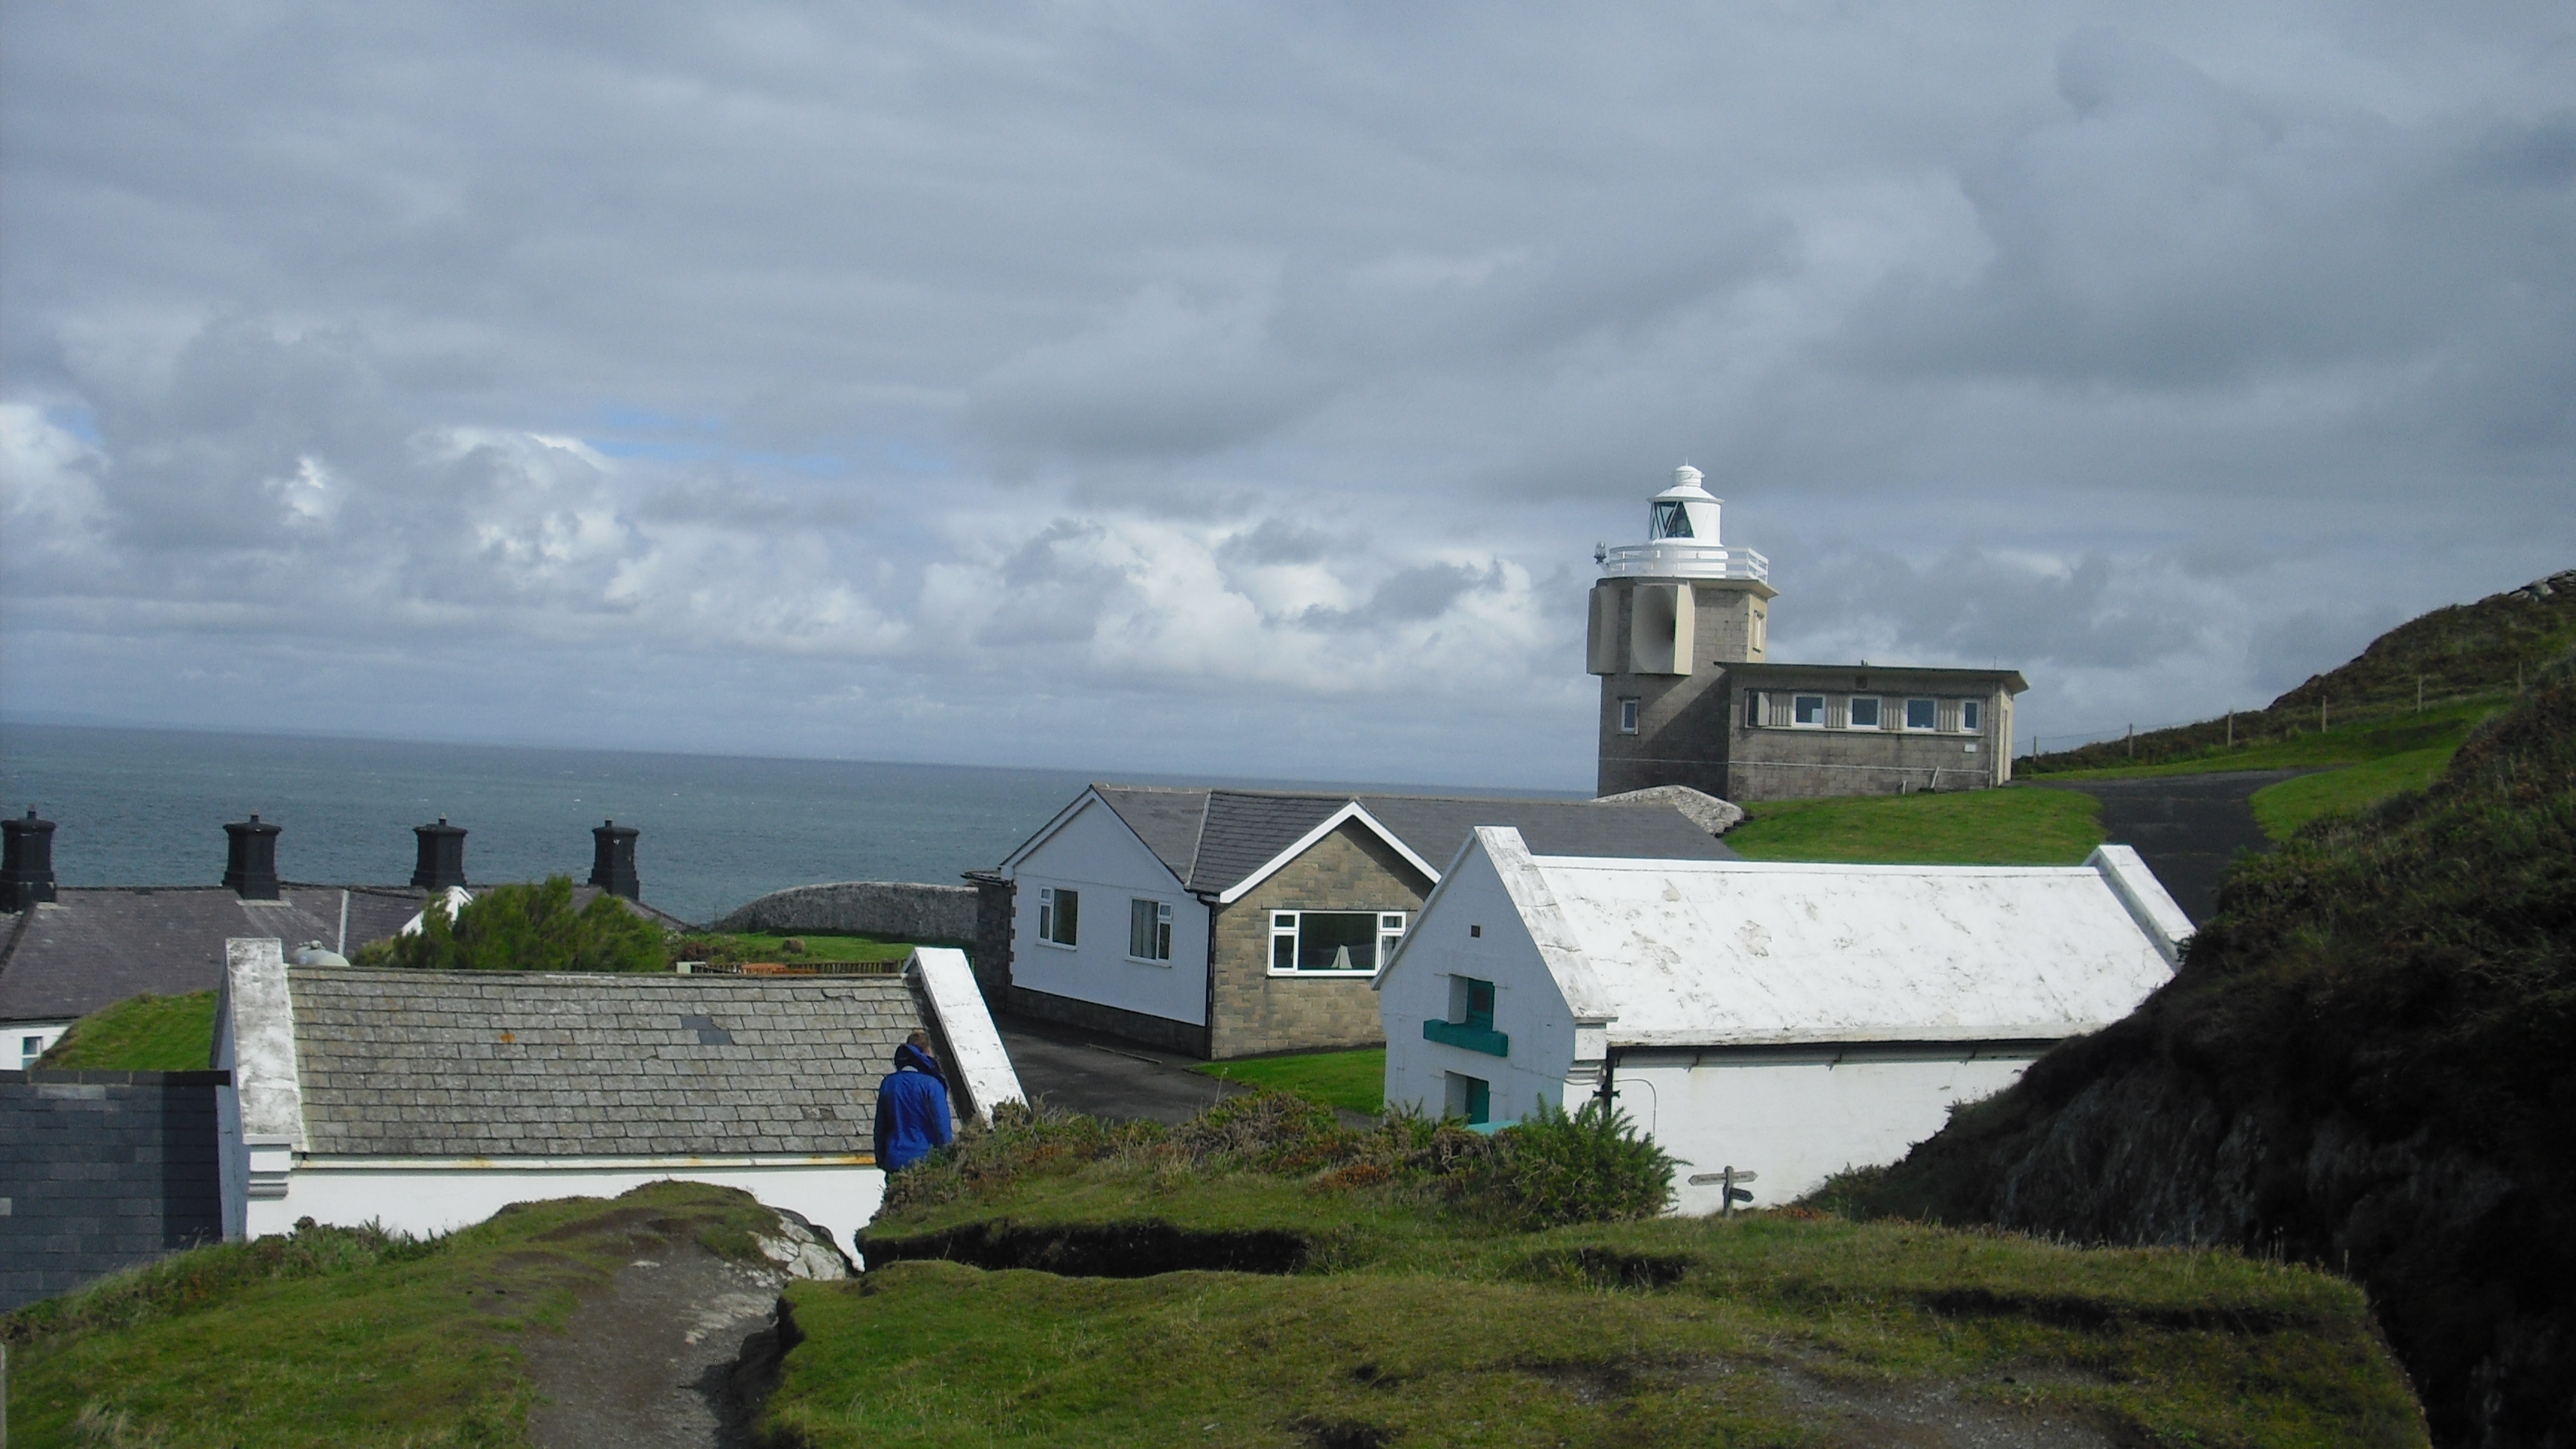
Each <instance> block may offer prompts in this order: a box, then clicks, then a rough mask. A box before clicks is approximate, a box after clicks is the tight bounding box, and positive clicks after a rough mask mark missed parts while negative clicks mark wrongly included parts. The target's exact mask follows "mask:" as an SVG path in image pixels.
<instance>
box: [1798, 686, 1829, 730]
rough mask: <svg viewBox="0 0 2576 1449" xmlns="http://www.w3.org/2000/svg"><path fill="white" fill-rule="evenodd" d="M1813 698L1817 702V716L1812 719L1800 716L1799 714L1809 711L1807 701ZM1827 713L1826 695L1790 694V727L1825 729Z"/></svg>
mask: <svg viewBox="0 0 2576 1449" xmlns="http://www.w3.org/2000/svg"><path fill="white" fill-rule="evenodd" d="M1811 699H1812V700H1814V701H1815V702H1816V717H1815V718H1814V719H1812V720H1804V719H1800V718H1798V716H1800V715H1802V714H1804V713H1806V712H1807V701H1808V700H1811ZM1825 713H1826V711H1825V697H1824V696H1823V695H1821V694H1792V695H1790V696H1789V728H1791V729H1793V730H1820V729H1823V728H1824V727H1825Z"/></svg>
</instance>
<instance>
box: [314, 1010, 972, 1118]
mask: <svg viewBox="0 0 2576 1449" xmlns="http://www.w3.org/2000/svg"><path fill="white" fill-rule="evenodd" d="M286 985H287V993H288V996H289V997H290V999H291V1000H292V1001H293V1003H294V1007H295V1055H296V1072H297V1078H298V1085H299V1087H300V1090H301V1093H302V1096H303V1102H304V1132H305V1138H306V1145H307V1147H308V1149H309V1150H311V1151H313V1152H317V1153H347V1154H353V1155H358V1156H370V1157H631V1156H645V1157H670V1156H698V1157H704V1156H739V1155H743V1154H748V1153H792V1154H799V1155H811V1156H822V1155H837V1154H844V1153H862V1154H863V1153H868V1152H871V1151H873V1150H874V1141H873V1133H874V1131H875V1126H876V1095H877V1091H876V1089H877V1083H878V1081H879V1080H881V1079H882V1078H883V1077H884V1075H885V1074H886V1072H887V1071H888V1070H890V1069H891V1067H892V1063H893V1057H894V1049H895V1047H896V1046H897V1045H898V1044H900V1043H901V1042H902V1040H903V1038H904V1036H905V1034H906V1033H908V1032H911V1031H914V1030H917V1029H919V1028H920V1027H921V1026H922V1025H923V1021H924V1018H925V1016H926V1015H927V1012H926V1009H925V1007H924V1006H923V1004H922V1002H921V1000H920V998H919V996H918V995H916V993H915V990H914V988H913V987H912V986H911V985H910V984H909V983H908V982H906V981H905V979H904V978H902V977H899V976H857V977H852V976H841V977H812V978H790V979H777V978H761V979H746V978H742V977H707V976H677V975H672V976H662V975H649V976H647V975H634V976H626V975H616V976H606V975H578V976H576V975H543V974H537V973H525V974H522V973H519V972H503V971H464V972H450V971H399V970H377V971H368V970H360V969H357V968H354V967H351V968H342V967H311V966H291V967H289V968H287V972H286Z"/></svg>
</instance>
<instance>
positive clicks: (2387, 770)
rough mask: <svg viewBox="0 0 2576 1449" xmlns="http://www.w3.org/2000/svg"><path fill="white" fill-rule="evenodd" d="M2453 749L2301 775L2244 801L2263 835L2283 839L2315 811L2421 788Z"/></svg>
mask: <svg viewBox="0 0 2576 1449" xmlns="http://www.w3.org/2000/svg"><path fill="white" fill-rule="evenodd" d="M2458 752H2459V746H2458V745H2457V744H2448V745H2438V746H2435V747H2434V748H2432V749H2428V750H2408V751H2406V752H2405V753H2403V754H2396V755H2384V756H2382V757H2380V758H2379V759H2376V760H2371V761H2368V762H2366V763H2364V764H2359V765H2348V766H2346V767H2344V768H2343V769H2340V770H2329V771H2326V772H2325V773H2324V774H2320V775H2301V776H2300V777H2298V778H2297V779H2295V780H2283V781H2282V782H2281V783H2279V784H2277V785H2266V786H2264V787H2263V788H2262V789H2260V790H2257V791H2255V792H2254V795H2253V798H2252V799H2251V800H2250V801H2249V802H2248V803H2249V804H2251V805H2252V806H2253V807H2254V819H2255V821H2256V822H2257V823H2259V824H2260V825H2261V826H2262V827H2263V833H2264V834H2266V835H2268V836H2270V837H2272V838H2273V839H2274V840H2287V839H2289V838H2290V837H2291V836H2293V835H2296V834H2298V832H2299V827H2301V826H2303V825H2305V824H2307V823H2308V822H2309V821H2311V820H2314V819H2316V818H2317V817H2319V816H2321V815H2328V814H2336V813H2349V812H2351V811H2355V810H2360V809H2362V808H2364V807H2366V806H2370V805H2375V804H2377V803H2379V802H2380V801H2382V800H2385V799H2387V798H2388V797H2389V796H2391V795H2397V794H2401V793H2403V792H2405V791H2408V790H2421V789H2423V788H2424V787H2425V786H2427V785H2430V784H2432V783H2433V782H2434V781H2435V780H2438V779H2440V778H2441V776H2442V771H2443V770H2445V769H2447V768H2448V767H2449V766H2450V763H2451V756H2453V755H2454V754H2457V753H2458Z"/></svg>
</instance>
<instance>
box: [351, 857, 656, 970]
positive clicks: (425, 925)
mask: <svg viewBox="0 0 2576 1449" xmlns="http://www.w3.org/2000/svg"><path fill="white" fill-rule="evenodd" d="M670 961H671V958H670V953H669V948H668V946H667V945H666V943H665V937H664V933H663V931H662V928H661V927H660V926H657V925H655V924H654V923H652V922H651V921H648V920H646V919H644V918H643V917H642V916H639V915H637V914H635V913H634V912H633V911H630V910H628V909H627V908H626V904H625V902H623V901H621V900H619V899H618V898H617V897H615V896H613V895H608V894H606V893H602V894H601V895H600V896H599V897H598V898H597V899H596V900H593V901H592V902H591V903H590V904H589V905H588V906H587V907H584V908H583V909H581V910H579V911H576V910H574V909H573V908H572V877H570V876H566V875H559V876H553V877H550V878H548V879H547V880H546V882H545V883H544V884H542V885H533V886H528V885H503V886H494V887H492V888H491V889H490V890H487V891H485V892H483V893H482V894H481V895H478V896H476V897H475V898H474V899H472V900H470V901H468V902H466V903H465V906H464V908H463V909H461V910H459V911H458V912H457V913H456V916H455V918H454V919H453V920H450V919H449V918H448V915H447V912H446V911H444V910H442V909H439V908H438V907H437V906H436V905H435V903H433V905H432V906H431V908H430V909H428V910H426V911H424V912H423V913H422V920H421V928H420V931H419V932H418V933H417V934H415V935H409V936H396V937H394V938H393V939H392V940H390V941H379V942H377V943H376V944H374V945H372V946H369V947H367V948H366V949H365V950H363V951H360V952H359V953H358V955H357V964H359V965H361V966H407V967H414V968H419V969H423V970H432V971H665V970H668V969H670Z"/></svg>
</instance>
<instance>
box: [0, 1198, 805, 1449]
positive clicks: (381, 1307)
mask: <svg viewBox="0 0 2576 1449" xmlns="http://www.w3.org/2000/svg"><path fill="white" fill-rule="evenodd" d="M775 1221H776V1219H775V1218H774V1216H773V1215H772V1214H770V1213H769V1212H768V1211H767V1210H766V1209H764V1208H762V1207H760V1206H759V1205H758V1204H756V1203H754V1202H753V1201H752V1200H751V1199H750V1198H748V1197H746V1196H744V1195H743V1194H741V1193H738V1192H734V1191H732V1190H730V1189H726V1188H714V1187H706V1186H703V1185H699V1184H692V1183H656V1184H653V1185H651V1186H648V1187H642V1188H638V1189H636V1190H635V1191H633V1192H630V1193H627V1194H626V1195H625V1196H623V1197H621V1198H618V1199H616V1200H615V1201H614V1202H607V1201H602V1200H600V1199H597V1198H570V1199H565V1200H562V1201H557V1202H546V1203H534V1204H525V1205H521V1206H518V1207H515V1208H511V1209H507V1210H505V1211H503V1212H502V1213H500V1214H499V1215H498V1216H495V1217H494V1218H492V1219H491V1220H490V1221H488V1222H485V1223H482V1224H480V1225H478V1226H475V1227H472V1228H468V1229H465V1230H464V1231H462V1232H458V1233H455V1234H452V1235H450V1236H447V1237H444V1238H440V1239H437V1240H434V1241H431V1242H426V1243H422V1242H413V1241H410V1240H406V1239H401V1238H394V1237H388V1236H386V1235H384V1234H381V1233H373V1232H368V1231H365V1230H350V1229H342V1228H318V1229H308V1230H305V1231H300V1232H298V1233H296V1234H294V1235H293V1236H292V1237H289V1238H267V1239H262V1240H261V1241H259V1242H257V1243H249V1244H240V1243H229V1244H224V1245H221V1246H217V1247H209V1248H200V1249H197V1250H195V1251H193V1252H188V1253H183V1254H180V1255H178V1256H176V1257H173V1258H171V1259H168V1260H166V1261H164V1262H161V1263H158V1264H155V1265H153V1266H151V1267H148V1268H143V1269H138V1270H136V1271H134V1272H131V1273H125V1274H120V1275H118V1276H116V1277H114V1278H110V1279H107V1280H105V1281H103V1282H101V1283H98V1284H95V1285H92V1286H91V1287H89V1288H87V1289H84V1290H82V1291H80V1292H78V1293H74V1294H70V1295H66V1296H65V1297H62V1298H56V1299H49V1300H47V1301H45V1302H43V1303H39V1304H35V1305H32V1306H30V1307H28V1308H23V1309H20V1310H19V1311H17V1312H16V1313H13V1314H9V1315H7V1316H6V1317H0V1337H5V1338H6V1339H7V1341H8V1344H9V1427H10V1428H11V1429H12V1430H13V1431H15V1433H16V1435H17V1436H18V1440H19V1442H22V1443H26V1444H88V1443H96V1444H130V1445H137V1446H141V1445H154V1446H161V1445H167V1446H172V1449H180V1446H197V1445H205V1446H231V1445H243V1444H256V1445H262V1446H269V1445H277V1446H300V1445H315V1446H323V1445H420V1446H428V1445H451V1444H453V1445H464V1444H475V1445H482V1444H491V1445H516V1444H523V1443H525V1442H526V1421H527V1414H528V1410H529V1408H530V1405H531V1403H532V1394H533V1390H532V1389H531V1388H530V1386H529V1383H528V1380H527V1377H526V1375H525V1373H524V1372H522V1370H521V1368H520V1358H519V1355H520V1353H521V1345H522V1344H523V1343H525V1342H526V1341H527V1340H528V1338H529V1336H531V1335H542V1334H546V1333H549V1332H553V1331H556V1330H557V1329H559V1328H560V1326H561V1324H562V1323H563V1321H564V1319H565V1317H566V1316H567V1315H568V1314H569V1313H570V1311H571V1309H572V1307H573V1304H574V1301H575V1296H576V1294H578V1293H581V1292H584V1291H587V1290H589V1289H592V1288H594V1287H596V1286H598V1285H600V1284H602V1283H605V1282H606V1281H607V1280H608V1278H609V1277H610V1276H611V1275H612V1274H613V1273H614V1272H615V1271H616V1269H617V1268H618V1267H619V1266H620V1265H621V1264H623V1263H625V1262H627V1261H629V1260H630V1259H632V1258H633V1257H635V1256H636V1255H637V1254H638V1253H639V1252H640V1251H644V1250H646V1249H648V1248H650V1247H652V1246H653V1245H655V1244H659V1243H667V1242H669V1241H671V1240H673V1239H680V1238H685V1239H689V1240H693V1241H696V1242H697V1243H699V1244H700V1245H701V1246H703V1247H705V1248H707V1249H708V1250H709V1251H711V1252H715V1253H718V1254H719V1255H723V1256H733V1257H738V1258H739V1257H747V1256H750V1255H751V1254H752V1252H753V1249H754V1245H753V1242H752V1237H751V1235H752V1234H754V1233H758V1232H768V1231H773V1230H774V1227H773V1225H774V1223H775Z"/></svg>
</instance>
